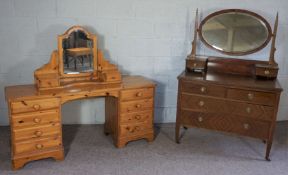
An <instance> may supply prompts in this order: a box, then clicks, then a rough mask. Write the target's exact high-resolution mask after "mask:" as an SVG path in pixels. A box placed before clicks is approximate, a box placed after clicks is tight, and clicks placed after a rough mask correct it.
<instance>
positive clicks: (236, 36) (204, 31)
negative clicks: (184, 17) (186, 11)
mask: <svg viewBox="0 0 288 175" xmlns="http://www.w3.org/2000/svg"><path fill="white" fill-rule="evenodd" d="M199 35H200V38H201V40H202V41H203V42H204V43H205V44H206V45H207V46H208V47H210V48H213V49H215V50H217V51H219V52H221V53H224V54H227V55H247V54H251V53H254V52H256V51H259V50H260V49H262V48H264V47H265V46H266V45H267V44H268V43H269V41H270V39H271V35H272V33H271V27H270V25H269V23H268V22H267V21H266V20H265V19H264V18H263V17H261V16H260V15H258V14H256V13H253V12H250V11H247V10H240V9H228V10H221V11H218V12H215V13H212V14H210V15H209V16H207V17H206V18H205V19H204V20H203V21H202V22H201V24H200V27H199Z"/></svg>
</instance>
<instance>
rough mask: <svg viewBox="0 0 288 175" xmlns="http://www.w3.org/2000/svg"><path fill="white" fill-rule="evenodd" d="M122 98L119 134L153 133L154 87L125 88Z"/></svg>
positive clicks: (128, 135) (121, 135)
mask: <svg viewBox="0 0 288 175" xmlns="http://www.w3.org/2000/svg"><path fill="white" fill-rule="evenodd" d="M120 100H121V103H120V109H119V110H120V118H119V123H120V124H119V127H120V128H119V136H120V137H131V136H136V135H145V134H147V133H151V132H152V133H153V104H154V102H153V101H154V88H139V89H129V90H123V91H121V94H120Z"/></svg>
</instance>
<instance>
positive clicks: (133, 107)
mask: <svg viewBox="0 0 288 175" xmlns="http://www.w3.org/2000/svg"><path fill="white" fill-rule="evenodd" d="M152 107H153V99H145V100H137V101H129V102H122V103H121V105H120V112H121V113H129V112H136V111H144V110H149V109H152Z"/></svg>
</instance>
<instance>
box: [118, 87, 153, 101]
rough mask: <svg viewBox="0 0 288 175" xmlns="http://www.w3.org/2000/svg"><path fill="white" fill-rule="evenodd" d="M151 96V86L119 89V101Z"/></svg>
mask: <svg viewBox="0 0 288 175" xmlns="http://www.w3.org/2000/svg"><path fill="white" fill-rule="evenodd" d="M151 97H153V88H141V89H132V90H123V91H121V101H128V100H137V99H143V98H151Z"/></svg>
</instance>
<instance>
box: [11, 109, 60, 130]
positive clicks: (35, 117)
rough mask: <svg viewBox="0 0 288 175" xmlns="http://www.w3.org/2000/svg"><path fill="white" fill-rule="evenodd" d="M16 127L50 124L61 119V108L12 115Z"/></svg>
mask: <svg viewBox="0 0 288 175" xmlns="http://www.w3.org/2000/svg"><path fill="white" fill-rule="evenodd" d="M11 120H12V124H13V127H14V128H23V127H30V126H37V125H41V124H48V123H52V122H58V121H59V110H58V109H54V110H49V111H39V112H33V113H24V114H15V115H12V117H11Z"/></svg>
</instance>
